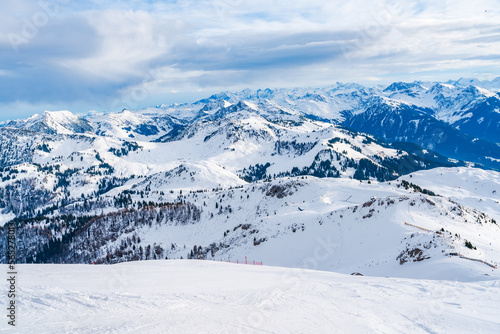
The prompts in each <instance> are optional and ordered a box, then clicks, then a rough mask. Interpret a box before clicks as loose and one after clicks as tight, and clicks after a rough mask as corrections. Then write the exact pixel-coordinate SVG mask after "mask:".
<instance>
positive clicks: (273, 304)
mask: <svg viewBox="0 0 500 334" xmlns="http://www.w3.org/2000/svg"><path fill="white" fill-rule="evenodd" d="M18 268H19V277H21V278H22V284H20V294H19V297H18V299H17V301H18V303H19V310H18V311H19V313H18V314H19V319H18V324H17V327H16V329H17V330H18V331H19V332H23V333H30V332H37V333H96V332H100V333H102V332H106V333H160V332H161V333H217V334H219V333H311V332H313V333H334V332H338V333H362V332H376V333H466V332H478V333H498V332H499V331H500V320H499V317H498V315H499V313H498V310H499V309H500V302H499V301H500V281H498V280H493V281H486V282H468V283H460V282H455V281H425V280H410V279H394V278H378V277H359V276H349V275H341V274H336V273H326V272H320V271H311V270H300V269H285V268H275V267H269V266H262V267H261V266H249V265H247V266H245V265H236V264H228V263H220V262H210V261H145V262H135V263H124V264H119V265H113V266H91V265H20V266H18ZM1 326H2V330H7V328H6V326H7V325H6V322H5V321H4V322H2V325H1Z"/></svg>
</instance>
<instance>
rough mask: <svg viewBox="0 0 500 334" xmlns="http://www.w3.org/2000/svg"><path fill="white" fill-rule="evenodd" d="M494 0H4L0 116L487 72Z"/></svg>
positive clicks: (493, 46)
mask: <svg viewBox="0 0 500 334" xmlns="http://www.w3.org/2000/svg"><path fill="white" fill-rule="evenodd" d="M47 8H49V9H47ZM495 8H496V1H493V0H478V1H475V2H474V3H471V2H470V1H464V0H459V1H434V0H433V1H430V0H420V1H416V0H415V1H405V2H402V1H401V2H400V1H398V0H394V1H391V0H385V1H377V2H373V1H369V0H357V1H323V0H308V1H305V0H297V1H293V2H290V1H284V0H276V1H268V0H266V1H264V0H254V1H248V0H213V1H211V0H196V1H194V0H185V1H159V0H158V1H153V0H150V1H138V0H119V1H116V0H113V1H112V0H105V1H97V0H93V1H85V2H73V1H71V2H70V1H67V0H42V1H41V2H35V1H28V0H4V3H3V4H2V12H1V13H0V119H1V118H6V117H9V113H10V112H11V111H12V110H13V109H12V108H23V106H24V107H25V109H26V110H27V109H29V110H32V108H31V107H32V106H37V105H39V106H40V107H42V106H47V105H48V106H51V105H55V106H59V105H63V106H65V107H64V108H65V109H73V108H78V109H81V108H85V106H88V109H89V110H90V109H105V110H109V109H112V108H118V109H120V108H119V106H118V104H119V103H120V102H123V103H124V104H127V103H128V104H130V101H132V102H133V103H134V104H135V105H137V107H141V106H145V105H147V104H160V103H165V102H167V101H169V100H170V101H171V100H172V99H173V96H177V97H179V96H182V97H183V98H185V97H186V96H189V94H191V96H198V95H199V94H201V92H205V91H206V92H213V91H215V90H236V89H240V88H245V87H251V88H259V87H279V86H287V87H290V86H315V85H325V84H329V83H331V82H335V81H356V82H361V83H368V84H371V83H373V82H390V81H399V80H414V79H415V80H418V79H421V78H426V79H427V80H429V79H430V80H442V79H445V80H446V79H449V78H450V77H448V78H444V76H451V78H452V79H457V78H458V77H461V76H464V77H470V76H472V74H474V75H476V76H479V77H480V78H481V77H482V78H487V77H489V76H491V74H490V73H495V72H498V71H499V70H500V65H499V64H498V62H497V61H496V59H498V58H497V57H498V55H497V53H498V50H500V38H499V37H498V36H499V35H498V33H499V32H500V30H499V28H498V23H497V22H498V20H499V19H500V12H496V9H495ZM30 26H31V28H30ZM33 27H34V29H33ZM30 29H31V30H30ZM13 36H17V37H21V40H19V39H18V40H16V41H17V44H16V43H14V45H13V40H12V37H13ZM20 41H21V42H20ZM433 73H434V74H433ZM481 73H484V75H481ZM433 78H434V79H433ZM377 80H378V81H377ZM139 91H140V93H139ZM173 92H177V93H173ZM134 96H135V97H134ZM179 102H181V101H179ZM26 106H30V107H29V108H28V107H26Z"/></svg>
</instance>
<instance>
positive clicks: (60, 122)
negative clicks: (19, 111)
mask: <svg viewBox="0 0 500 334" xmlns="http://www.w3.org/2000/svg"><path fill="white" fill-rule="evenodd" d="M6 127H12V128H20V129H26V130H31V131H37V132H42V133H48V134H56V133H57V134H74V133H85V132H91V131H93V128H92V126H90V124H89V123H88V121H87V120H85V119H84V118H81V117H79V116H77V115H75V114H73V113H72V112H70V111H68V110H60V111H47V110H46V111H44V112H43V114H41V115H39V114H35V115H33V116H31V117H29V118H27V119H25V120H16V121H11V122H9V123H7V124H6Z"/></svg>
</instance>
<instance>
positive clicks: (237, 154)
mask: <svg viewBox="0 0 500 334" xmlns="http://www.w3.org/2000/svg"><path fill="white" fill-rule="evenodd" d="M499 81H500V80H499V79H496V80H494V81H491V82H480V81H478V80H473V79H462V80H459V81H457V82H446V83H427V82H414V83H402V82H398V83H393V84H391V85H389V86H385V87H382V86H377V87H371V88H369V87H364V86H361V85H358V84H341V83H337V84H335V85H332V86H329V87H324V88H310V89H305V88H297V89H273V90H272V89H265V90H243V91H241V92H236V93H230V92H223V93H220V94H216V95H212V96H210V97H209V98H207V99H203V100H200V101H197V102H194V103H190V104H181V105H158V106H155V107H150V108H146V109H143V110H134V111H129V110H123V111H121V112H118V113H91V114H88V115H85V116H77V115H74V114H72V113H71V112H69V111H45V112H44V113H43V114H40V115H34V116H32V117H30V118H28V119H25V120H16V121H9V122H6V123H5V124H4V125H3V126H2V127H1V128H0V180H1V182H0V211H1V213H0V223H2V224H5V223H7V222H14V223H15V224H16V226H17V231H18V236H17V240H18V245H17V247H18V260H19V262H43V263H45V262H65V263H67V262H70V263H90V262H96V263H116V262H122V261H132V260H143V259H164V258H181V257H182V258H199V259H215V260H223V259H224V260H227V259H229V258H231V257H233V258H234V257H240V258H241V257H242V256H243V255H249V256H253V257H254V258H257V260H264V262H267V263H269V264H274V265H285V266H292V267H293V266H295V267H297V266H298V267H300V266H301V265H302V263H301V261H302V260H303V259H307V258H308V256H309V255H310V252H311V249H312V250H314V247H315V245H317V244H318V242H319V241H318V238H320V237H321V236H327V237H329V238H330V239H328V240H329V241H328V243H329V244H331V245H332V246H331V249H332V252H334V253H335V255H334V256H331V257H330V258H329V260H328V261H326V262H324V263H319V264H318V265H317V266H318V268H320V269H325V270H335V271H340V272H353V271H363V272H364V273H368V274H374V275H384V274H385V273H387V272H390V273H392V274H395V275H400V276H412V275H417V274H416V273H417V272H418V270H417V269H415V268H416V267H414V266H415V265H417V264H420V262H425V263H427V264H426V266H428V267H429V268H435V267H439V266H440V264H441V263H446V266H449V267H453V268H455V269H457V268H458V269H457V270H459V271H460V273H461V274H464V273H465V272H467V270H470V266H472V267H474V274H466V275H472V276H474V275H476V276H477V275H479V276H480V275H483V276H484V273H483V271H484V270H488V275H491V274H489V270H490V269H491V268H490V267H488V266H486V265H484V264H479V263H474V262H470V263H469V262H466V261H465V262H464V261H458V262H457V260H456V259H455V258H453V257H451V258H450V257H449V256H450V254H458V253H460V254H466V255H468V257H470V258H477V259H480V260H481V261H485V262H487V263H490V264H492V265H495V264H494V263H496V262H497V261H498V255H499V254H500V248H499V246H498V245H496V244H493V245H491V242H492V241H491V240H493V239H492V238H496V237H498V236H500V230H499V228H498V225H497V223H496V221H497V220H498V219H500V215H499V212H498V210H497V209H495V206H498V195H497V186H498V185H499V184H500V181H499V179H500V178H499V176H498V175H499V174H498V172H496V171H494V170H495V169H498V168H499V167H500V146H499V143H500V137H499V136H500V135H499V134H500V131H499V130H500V129H499V127H500V95H499V93H498V92H499V89H498V87H500V85H498V86H495V85H496V84H497V83H499ZM495 87H497V88H495ZM419 173H427V174H425V175H427V177H426V178H423V179H420V178H419V177H418V175H422V174H419ZM468 173H469V174H468ZM443 174H444V175H445V176H443ZM459 175H462V176H459ZM463 175H468V176H467V177H464V176H463ZM417 179H418V180H419V182H416V181H415V180H417ZM469 179H470V180H473V179H474V180H476V181H474V182H476V188H475V189H474V190H472V188H467V184H468V182H469V181H468V180H469ZM426 180H433V182H431V183H430V184H429V183H428V182H426ZM450 183H451V184H452V186H451V187H454V188H455V191H451V192H450V191H448V190H447V189H448V188H449V187H450ZM423 184H425V186H423ZM457 187H460V189H463V190H461V191H460V192H458V193H457V191H456V189H458V188H457ZM465 189H467V190H465ZM499 191H500V189H499ZM404 223H409V224H410V225H407V224H404ZM425 230H427V232H424V231H425ZM0 233H4V234H5V233H6V229H5V228H4V230H2V231H1V232H0ZM478 235H479V236H478ZM481 235H483V237H481ZM2 240H5V238H3V239H2ZM325 240H326V239H325ZM495 240H496V239H495ZM499 240H500V239H499ZM322 242H323V243H324V242H327V241H322ZM320 243H321V242H320ZM380 245H385V246H384V247H379V246H380ZM469 246H470V247H469ZM0 247H1V248H5V247H6V245H5V243H2V244H0ZM2 254H5V252H4V251H3V252H2ZM367 254H369V255H367ZM1 260H2V262H5V260H6V259H5V256H3V257H2V258H1ZM464 263H466V264H467V265H464ZM401 268H403V269H404V270H403V269H401ZM408 268H412V269H408ZM452 272H453V273H454V274H455V273H456V270H455V271H452ZM438 273H441V271H438ZM440 275H441V274H436V273H435V272H434V274H433V273H432V272H429V273H428V274H425V275H423V276H424V277H427V278H439V277H443V276H442V275H441V276H440ZM443 275H444V274H443ZM464 275H465V274H464ZM412 277H413V276H412ZM474 277H475V276H474Z"/></svg>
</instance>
